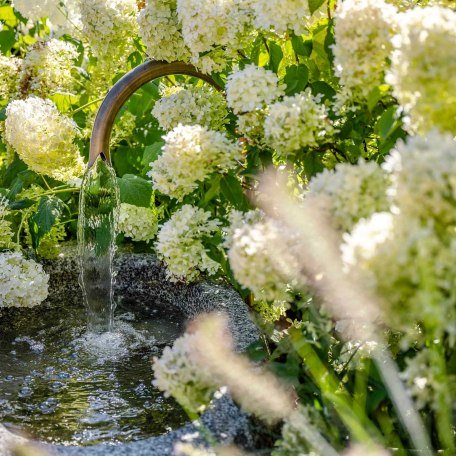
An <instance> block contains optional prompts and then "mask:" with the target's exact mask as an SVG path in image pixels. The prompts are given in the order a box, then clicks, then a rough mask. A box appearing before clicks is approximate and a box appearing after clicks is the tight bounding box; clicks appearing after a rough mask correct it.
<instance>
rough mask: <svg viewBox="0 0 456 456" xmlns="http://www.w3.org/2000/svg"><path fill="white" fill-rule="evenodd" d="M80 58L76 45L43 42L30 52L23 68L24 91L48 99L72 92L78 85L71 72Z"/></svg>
mask: <svg viewBox="0 0 456 456" xmlns="http://www.w3.org/2000/svg"><path fill="white" fill-rule="evenodd" d="M77 57H78V51H77V49H76V46H75V45H74V44H72V43H68V42H66V41H60V40H56V39H50V40H49V41H39V42H38V43H36V44H35V45H34V46H33V47H32V49H31V50H30V51H29V52H28V53H27V55H26V57H25V59H24V64H23V67H22V81H21V92H22V93H23V94H28V93H34V94H36V95H39V96H40V97H42V98H44V97H46V96H48V95H53V94H54V93H55V92H68V91H70V90H71V89H72V88H73V86H74V81H73V77H72V74H71V70H72V69H73V67H74V60H75V59H76V58H77Z"/></svg>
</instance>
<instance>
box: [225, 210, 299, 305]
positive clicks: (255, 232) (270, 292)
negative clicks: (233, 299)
mask: <svg viewBox="0 0 456 456" xmlns="http://www.w3.org/2000/svg"><path fill="white" fill-rule="evenodd" d="M230 221H231V227H230V229H229V231H228V233H227V235H226V238H225V239H226V241H225V246H226V247H228V249H229V250H228V259H229V262H230V266H231V268H232V270H233V274H234V277H235V278H236V280H237V281H238V282H239V283H240V284H241V285H242V286H244V287H246V288H248V289H250V290H251V291H252V292H253V293H254V295H255V297H256V298H257V299H260V300H265V301H268V302H272V303H274V304H275V305H276V306H282V305H283V304H284V303H287V302H289V301H290V299H291V297H290V294H289V291H290V285H289V284H288V281H289V277H292V276H293V271H296V268H297V266H296V265H297V263H296V259H295V258H294V257H293V254H292V252H293V250H292V244H293V236H285V235H284V227H282V226H280V225H279V223H278V222H276V221H274V220H272V219H264V218H263V217H262V215H261V213H258V212H248V213H246V215H245V216H244V218H243V219H241V218H240V214H239V213H238V212H233V213H231V216H230Z"/></svg>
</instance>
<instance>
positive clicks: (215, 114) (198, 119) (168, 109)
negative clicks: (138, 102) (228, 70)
mask: <svg viewBox="0 0 456 456" xmlns="http://www.w3.org/2000/svg"><path fill="white" fill-rule="evenodd" d="M152 115H153V116H154V117H155V118H156V119H157V120H158V123H159V124H160V127H161V128H162V129H163V130H166V131H169V130H172V129H173V128H175V127H177V126H178V124H179V123H181V124H183V125H201V126H204V127H207V128H210V129H212V130H218V129H220V128H221V127H222V126H223V125H224V124H225V122H226V116H227V115H228V112H227V109H226V102H225V98H224V97H223V95H222V94H220V93H219V92H217V91H216V90H214V89H212V88H211V87H207V86H206V85H204V86H201V87H198V86H187V87H182V86H180V87H173V88H172V91H171V93H169V94H166V93H165V96H164V97H163V98H161V99H160V100H158V101H157V102H156V103H155V106H154V108H153V110H152Z"/></svg>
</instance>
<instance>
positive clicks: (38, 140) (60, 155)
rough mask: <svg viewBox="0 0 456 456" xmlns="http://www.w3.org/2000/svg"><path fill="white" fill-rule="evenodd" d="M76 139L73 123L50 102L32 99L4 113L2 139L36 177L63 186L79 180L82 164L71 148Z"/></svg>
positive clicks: (75, 149)
mask: <svg viewBox="0 0 456 456" xmlns="http://www.w3.org/2000/svg"><path fill="white" fill-rule="evenodd" d="M77 135H78V130H77V126H76V124H75V123H74V122H73V120H71V119H70V118H68V117H65V116H63V115H62V114H60V113H59V111H58V110H57V107H56V106H55V104H54V103H52V102H51V101H49V100H43V99H41V98H37V97H33V96H32V97H29V98H27V99H26V100H15V101H13V102H11V103H10V104H9V105H8V107H7V109H6V121H5V139H6V141H7V142H8V143H9V144H10V145H11V146H12V147H13V148H14V149H15V151H16V152H17V153H18V155H19V156H20V157H21V159H22V160H23V161H24V162H25V163H26V164H27V165H28V166H29V167H30V169H32V170H33V171H35V172H37V173H42V174H46V175H48V176H51V177H53V178H55V179H57V180H60V181H64V182H66V181H68V180H71V179H75V178H77V177H79V176H80V175H81V174H82V173H83V170H84V162H83V161H82V157H81V156H80V155H79V150H78V147H77V146H76V144H74V140H75V139H76V137H77Z"/></svg>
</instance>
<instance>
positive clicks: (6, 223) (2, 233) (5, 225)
mask: <svg viewBox="0 0 456 456" xmlns="http://www.w3.org/2000/svg"><path fill="white" fill-rule="evenodd" d="M10 214H11V212H10V210H9V209H8V200H7V199H6V198H4V197H0V250H3V249H8V250H9V249H15V248H16V247H17V245H16V244H15V243H14V242H13V231H12V225H11V221H10V220H8V219H7V218H6V217H8V216H9V215H10Z"/></svg>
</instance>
